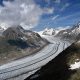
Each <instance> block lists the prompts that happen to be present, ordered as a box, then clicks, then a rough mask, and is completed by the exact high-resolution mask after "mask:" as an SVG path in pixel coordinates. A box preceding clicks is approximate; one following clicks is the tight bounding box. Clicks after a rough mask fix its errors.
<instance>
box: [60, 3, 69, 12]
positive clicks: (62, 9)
mask: <svg viewBox="0 0 80 80" xmlns="http://www.w3.org/2000/svg"><path fill="white" fill-rule="evenodd" d="M69 6H70V3H66V4H65V5H64V6H63V7H62V8H61V9H60V11H64V10H65V9H66V8H67V7H69Z"/></svg>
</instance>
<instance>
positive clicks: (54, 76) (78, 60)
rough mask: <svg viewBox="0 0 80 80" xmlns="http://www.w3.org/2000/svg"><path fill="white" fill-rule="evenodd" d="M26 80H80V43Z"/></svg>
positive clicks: (76, 43)
mask: <svg viewBox="0 0 80 80" xmlns="http://www.w3.org/2000/svg"><path fill="white" fill-rule="evenodd" d="M25 80H80V41H77V42H75V43H73V44H72V45H71V46H69V47H68V48H67V49H66V50H64V51H63V52H61V53H60V54H59V55H58V56H57V57H55V58H54V59H53V60H52V61H50V62H49V63H48V64H46V65H45V66H43V67H42V68H41V69H40V70H38V71H37V72H35V74H33V75H31V76H29V77H28V78H27V79H25Z"/></svg>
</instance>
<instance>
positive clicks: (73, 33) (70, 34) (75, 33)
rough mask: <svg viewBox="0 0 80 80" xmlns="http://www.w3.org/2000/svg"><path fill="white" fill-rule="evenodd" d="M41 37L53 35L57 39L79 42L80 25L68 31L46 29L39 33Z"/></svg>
mask: <svg viewBox="0 0 80 80" xmlns="http://www.w3.org/2000/svg"><path fill="white" fill-rule="evenodd" d="M39 34H40V35H50V36H51V35H53V36H55V37H61V39H70V40H79V38H80V23H78V24H76V25H73V26H72V27H71V28H68V29H53V28H51V29H49V28H46V29H44V30H43V31H40V32H39Z"/></svg>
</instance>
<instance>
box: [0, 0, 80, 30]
mask: <svg viewBox="0 0 80 80" xmlns="http://www.w3.org/2000/svg"><path fill="white" fill-rule="evenodd" d="M78 21H80V0H0V25H6V26H10V25H14V24H15V25H19V24H20V25H22V26H23V27H24V28H26V29H32V28H34V29H35V30H42V29H44V28H45V27H52V28H56V27H67V26H71V25H73V24H76V23H77V22H78Z"/></svg>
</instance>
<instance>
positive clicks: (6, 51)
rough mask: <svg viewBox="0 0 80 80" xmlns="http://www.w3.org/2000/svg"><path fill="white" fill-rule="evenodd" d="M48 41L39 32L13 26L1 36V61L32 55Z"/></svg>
mask: <svg viewBox="0 0 80 80" xmlns="http://www.w3.org/2000/svg"><path fill="white" fill-rule="evenodd" d="M46 44H48V42H47V41H46V40H45V39H43V38H41V37H40V35H39V34H38V33H35V32H32V31H29V30H24V29H23V28H22V27H21V26H12V27H9V28H8V29H6V30H5V31H4V32H3V33H2V35H1V36H0V63H4V62H6V61H11V60H14V59H17V58H20V57H24V56H26V55H30V54H32V53H34V52H36V51H38V50H40V49H41V48H43V47H44V46H45V45H46Z"/></svg>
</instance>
